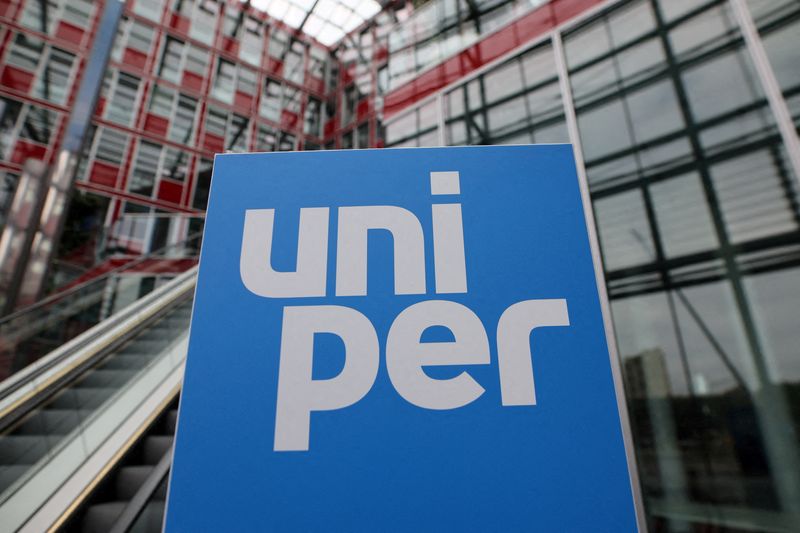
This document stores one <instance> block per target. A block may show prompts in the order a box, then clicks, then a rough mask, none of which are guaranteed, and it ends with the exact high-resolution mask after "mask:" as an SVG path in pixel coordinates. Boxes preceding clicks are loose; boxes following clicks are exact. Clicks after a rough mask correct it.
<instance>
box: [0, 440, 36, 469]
mask: <svg viewBox="0 0 800 533" xmlns="http://www.w3.org/2000/svg"><path fill="white" fill-rule="evenodd" d="M45 453H47V441H46V440H45V438H44V437H43V436H41V435H38V436H32V435H3V436H2V437H0V464H3V465H18V464H33V463H35V462H36V461H37V460H39V458H40V457H42V456H43V455H44V454H45Z"/></svg>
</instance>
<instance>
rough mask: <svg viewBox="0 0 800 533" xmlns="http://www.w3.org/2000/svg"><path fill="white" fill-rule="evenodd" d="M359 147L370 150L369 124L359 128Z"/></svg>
mask: <svg viewBox="0 0 800 533" xmlns="http://www.w3.org/2000/svg"><path fill="white" fill-rule="evenodd" d="M358 147H359V148H369V122H365V123H364V124H362V125H360V126H359V127H358Z"/></svg>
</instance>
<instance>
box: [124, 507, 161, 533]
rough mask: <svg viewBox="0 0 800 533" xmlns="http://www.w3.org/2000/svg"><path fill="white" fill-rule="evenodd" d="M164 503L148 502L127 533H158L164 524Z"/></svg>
mask: <svg viewBox="0 0 800 533" xmlns="http://www.w3.org/2000/svg"><path fill="white" fill-rule="evenodd" d="M164 507H165V506H164V501H163V500H161V501H159V500H150V501H149V502H147V505H145V508H144V509H142V514H140V515H139V517H138V518H137V519H136V522H134V523H133V527H131V528H130V529H129V530H128V532H129V533H160V531H161V526H162V525H163V522H164Z"/></svg>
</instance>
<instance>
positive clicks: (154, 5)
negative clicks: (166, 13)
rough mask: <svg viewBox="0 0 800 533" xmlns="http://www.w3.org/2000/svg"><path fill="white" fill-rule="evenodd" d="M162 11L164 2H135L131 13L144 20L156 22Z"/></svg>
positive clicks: (146, 0) (136, 0)
mask: <svg viewBox="0 0 800 533" xmlns="http://www.w3.org/2000/svg"><path fill="white" fill-rule="evenodd" d="M163 9H164V0H135V1H134V2H133V12H134V13H136V14H137V15H141V16H143V17H145V18H148V19H150V20H153V21H156V22H158V21H159V20H161V13H162V11H163Z"/></svg>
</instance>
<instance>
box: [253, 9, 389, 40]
mask: <svg viewBox="0 0 800 533" xmlns="http://www.w3.org/2000/svg"><path fill="white" fill-rule="evenodd" d="M250 5H252V6H253V7H255V8H257V9H260V10H262V11H266V12H267V14H268V15H270V16H271V17H273V18H276V19H278V20H281V21H283V22H284V23H285V24H287V25H288V26H291V27H292V28H295V29H298V28H300V29H301V30H302V31H303V33H306V34H308V35H310V36H312V37H314V38H315V39H317V40H318V41H319V42H321V43H322V44H324V45H325V46H331V45H333V44H335V43H337V42H339V41H340V40H341V39H342V38H343V37H344V36H345V35H347V34H348V33H350V32H351V31H353V30H354V29H356V28H357V27H358V26H360V25H361V23H362V22H364V21H365V20H367V19H370V18H372V17H374V16H375V15H377V14H378V12H379V11H380V10H381V6H380V4H379V3H378V2H376V1H375V0H251V2H250ZM301 26H302V28H301Z"/></svg>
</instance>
